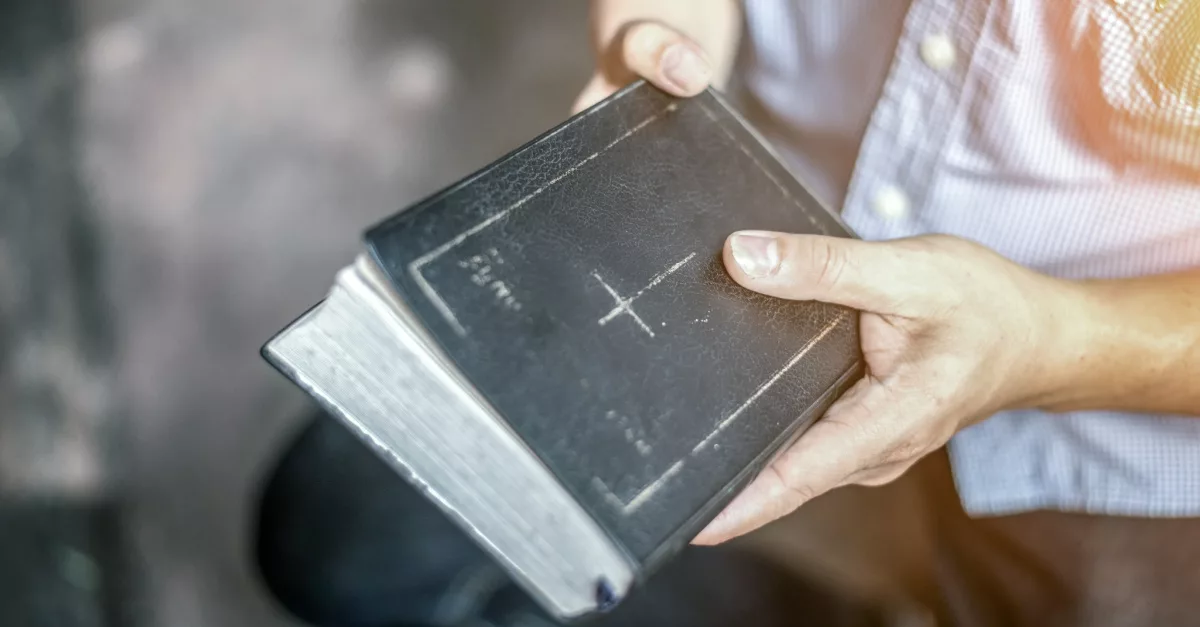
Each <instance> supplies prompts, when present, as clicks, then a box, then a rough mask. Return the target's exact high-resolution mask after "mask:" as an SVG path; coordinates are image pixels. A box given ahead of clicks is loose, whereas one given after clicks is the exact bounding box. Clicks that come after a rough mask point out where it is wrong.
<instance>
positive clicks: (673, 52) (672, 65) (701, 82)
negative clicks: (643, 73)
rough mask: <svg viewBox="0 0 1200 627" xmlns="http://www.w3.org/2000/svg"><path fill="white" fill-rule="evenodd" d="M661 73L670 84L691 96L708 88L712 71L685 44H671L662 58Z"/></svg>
mask: <svg viewBox="0 0 1200 627" xmlns="http://www.w3.org/2000/svg"><path fill="white" fill-rule="evenodd" d="M662 73H663V77H664V78H666V79H667V80H668V81H670V82H671V84H673V85H675V86H676V87H678V88H679V89H681V90H683V91H685V92H687V93H689V94H691V93H696V92H700V91H702V90H703V89H704V88H705V87H708V82H709V80H710V79H711V78H712V70H711V69H710V68H709V67H708V62H706V61H705V60H704V59H702V58H701V57H700V55H698V54H696V52H695V51H694V50H692V49H691V48H690V47H688V45H687V44H673V45H672V46H671V47H669V48H667V51H666V52H664V53H663V56H662Z"/></svg>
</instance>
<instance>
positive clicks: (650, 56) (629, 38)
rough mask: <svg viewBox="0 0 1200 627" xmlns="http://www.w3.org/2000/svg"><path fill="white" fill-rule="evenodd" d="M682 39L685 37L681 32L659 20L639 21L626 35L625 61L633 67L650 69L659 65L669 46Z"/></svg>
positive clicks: (641, 69) (643, 69)
mask: <svg viewBox="0 0 1200 627" xmlns="http://www.w3.org/2000/svg"><path fill="white" fill-rule="evenodd" d="M680 41H683V37H682V36H681V35H680V34H679V33H677V32H676V31H674V30H673V29H671V28H668V27H666V26H664V25H662V24H660V23H658V22H649V21H647V22H638V23H636V24H633V25H632V26H630V28H629V30H628V31H627V32H626V35H625V45H624V46H623V48H624V50H623V53H624V56H625V62H626V64H627V65H628V66H629V67H631V68H635V69H637V70H640V71H650V70H651V69H653V68H655V67H657V66H658V61H659V59H661V58H662V56H663V54H664V53H665V52H666V50H667V48H669V47H670V46H671V45H672V44H675V43H679V42H680Z"/></svg>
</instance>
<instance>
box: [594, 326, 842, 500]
mask: <svg viewBox="0 0 1200 627" xmlns="http://www.w3.org/2000/svg"><path fill="white" fill-rule="evenodd" d="M848 316H849V314H847V313H846V312H842V313H840V314H838V316H837V317H836V318H834V319H833V320H832V321H831V322H829V324H826V325H825V327H824V328H823V329H821V330H820V331H817V332H816V333H815V334H814V335H813V336H812V337H810V338H808V341H807V342H805V343H804V346H802V347H801V348H800V350H799V351H797V352H796V354H794V355H792V357H791V358H790V359H788V361H787V363H785V364H784V365H783V367H782V368H780V369H779V370H777V371H775V373H774V374H773V375H771V378H769V379H767V380H766V381H764V382H763V383H762V384H761V385H759V386H758V389H756V390H754V393H753V394H751V395H750V398H747V399H746V400H745V401H743V402H742V404H741V405H738V408H737V409H735V410H733V412H732V413H730V414H729V415H728V416H726V417H725V418H723V419H721V422H718V423H717V426H716V427H714V428H713V430H712V431H711V432H709V434H708V435H707V436H705V438H704V439H703V440H701V441H700V443H699V444H697V445H696V446H694V447H692V451H691V452H690V453H688V454H687V455H685V456H684V457H682V458H680V459H679V460H677V461H676V462H675V463H674V464H672V465H671V467H670V468H668V469H667V471H666V472H664V473H663V474H661V475H659V477H658V478H657V479H655V480H654V481H651V482H650V483H649V484H647V485H646V487H644V488H642V489H641V490H640V491H639V492H638V493H637V494H635V495H634V496H633V498H632V499H630V500H629V502H625V501H622V500H621V498H620V497H618V496H617V495H616V494H615V493H614V492H613V491H612V490H611V489H610V488H609V487H608V485H607V484H605V483H604V481H602V480H601V479H600V478H599V477H592V485H593V486H594V487H596V488H597V489H599V490H600V491H601V492H602V493H604V497H605V499H607V500H608V501H609V502H610V503H611V504H613V505H615V506H617V507H618V508H620V510H621V513H622V514H624V515H628V514H631V513H633V512H634V511H637V509H638V508H639V507H641V506H642V505H644V504H645V503H646V502H648V501H649V500H650V498H651V497H653V496H654V495H655V494H656V493H657V492H658V491H659V490H661V489H662V487H663V486H664V485H666V484H667V482H668V481H670V480H671V478H672V477H674V476H675V475H677V474H679V471H681V470H683V467H684V464H685V463H686V462H687V460H688V458H689V457H695V456H696V455H699V454H700V453H701V452H703V451H704V450H705V449H706V448H708V447H709V445H711V444H712V443H713V440H715V439H716V438H717V436H719V435H721V434H722V433H724V431H725V430H726V429H728V428H729V425H732V424H733V423H735V422H737V419H738V418H740V417H741V415H742V413H743V412H745V411H746V410H747V409H749V408H750V406H751V405H753V404H754V401H757V400H758V399H759V398H760V397H761V396H762V395H763V394H766V393H767V390H770V389H771V388H772V387H774V386H775V384H776V383H778V382H779V380H780V379H782V378H783V377H784V375H786V374H787V373H789V372H791V370H792V368H794V367H795V366H796V364H798V363H800V362H801V361H802V360H803V359H804V357H805V355H808V353H809V352H811V351H812V349H814V348H816V346H817V344H820V343H821V340H823V339H825V337H826V336H828V335H829V334H830V333H832V332H833V330H834V329H836V328H837V327H838V326H839V325H841V323H842V321H843V320H845V319H846V318H847V317H848Z"/></svg>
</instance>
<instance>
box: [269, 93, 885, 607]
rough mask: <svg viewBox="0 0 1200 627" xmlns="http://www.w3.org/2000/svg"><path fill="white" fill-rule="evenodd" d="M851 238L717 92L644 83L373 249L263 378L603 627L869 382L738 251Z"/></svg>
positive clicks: (833, 334) (834, 320) (446, 193)
mask: <svg viewBox="0 0 1200 627" xmlns="http://www.w3.org/2000/svg"><path fill="white" fill-rule="evenodd" d="M742 229H767V230H779V231H787V232H794V233H813V234H824V235H829V236H836V237H854V235H853V234H852V233H851V232H850V230H849V229H848V228H847V227H846V226H845V225H844V224H843V223H842V222H841V220H840V219H839V217H838V216H837V214H835V213H833V212H832V211H829V210H828V209H826V208H824V207H823V206H822V205H821V204H820V203H819V202H818V201H817V200H815V199H814V198H813V197H812V196H811V195H810V194H809V193H808V192H807V191H806V189H805V187H804V186H803V185H802V184H801V183H800V182H799V181H798V180H797V179H796V178H795V177H794V176H793V175H792V174H790V173H789V171H788V170H787V169H786V167H785V166H784V165H783V163H782V162H781V160H780V159H779V158H778V157H777V156H776V155H775V153H774V152H772V151H771V149H770V148H769V147H768V146H767V145H766V144H765V142H764V141H763V140H762V139H761V138H760V137H759V135H758V134H757V133H756V132H755V131H754V129H753V128H752V127H751V126H750V125H749V124H748V123H747V122H746V121H745V120H744V119H743V118H742V117H741V116H740V115H739V114H738V112H737V111H736V110H735V109H734V108H733V107H731V106H730V105H729V104H727V102H726V101H725V100H724V98H723V97H722V96H721V95H720V94H719V93H718V92H716V91H713V90H708V91H706V92H704V93H702V94H700V95H699V96H697V97H694V98H688V99H679V98H675V97H672V96H670V95H668V94H665V93H664V92H661V91H659V90H657V89H656V88H654V87H653V86H651V85H649V84H648V83H645V82H637V83H634V84H632V85H630V86H628V87H626V88H625V89H622V90H621V91H619V92H617V93H615V94H613V95H612V96H610V97H609V98H607V99H605V100H604V101H602V102H600V103H598V104H596V105H595V106H593V107H591V108H590V109H588V110H586V111H584V112H581V113H580V114H578V115H575V116H573V117H572V118H570V119H569V120H567V121H566V122H564V123H562V124H561V125H559V126H558V127H556V128H554V129H552V130H550V131H548V132H546V133H544V134H543V135H541V136H540V137H538V138H536V139H534V140H533V141H531V142H529V143H527V144H525V145H524V146H522V147H520V148H518V149H517V150H515V151H513V152H512V153H510V154H508V155H507V156H505V157H503V158H501V159H500V160H498V161H496V162H495V163H493V164H491V165H489V166H487V167H486V168H484V169H483V170H481V171H480V172H478V173H475V174H474V175H472V176H470V177H468V178H466V179H464V180H462V181H460V182H458V183H457V184H455V185H453V186H451V187H449V188H447V189H445V190H443V191H441V192H439V193H437V194H435V195H433V196H431V197H430V198H428V199H426V200H424V201H422V202H419V203H417V204H416V205H414V206H412V207H409V208H407V209H405V210H403V211H400V212H399V213H396V214H395V215H393V216H391V217H390V218H388V219H386V220H384V221H382V222H381V223H379V224H377V225H375V226H373V227H371V228H369V229H368V230H367V232H366V234H365V238H364V239H365V243H364V248H363V252H362V254H361V255H360V256H359V257H358V258H357V259H356V260H355V261H353V263H350V264H349V265H348V266H347V267H345V268H344V269H343V270H341V271H340V272H339V273H338V274H337V277H336V280H334V281H333V287H332V288H331V290H330V291H329V293H328V295H327V297H326V298H325V299H324V300H323V301H321V302H320V303H319V304H317V305H315V306H314V307H313V308H312V309H310V310H309V311H308V312H307V313H304V314H303V315H301V316H300V317H299V318H298V319H296V320H295V321H294V322H292V323H291V324H290V325H288V326H287V327H286V328H284V329H283V330H282V331H281V332H280V333H278V334H277V335H276V336H275V337H273V338H271V339H270V340H269V341H268V342H267V343H266V344H265V346H264V347H263V349H262V352H263V355H264V357H265V358H266V359H267V360H268V361H269V362H270V363H271V364H272V365H274V366H275V367H276V368H277V369H278V370H279V371H280V372H282V373H283V374H284V375H285V376H287V377H288V378H289V379H291V381H293V382H294V383H295V384H296V385H298V386H299V387H300V388H302V389H303V390H304V391H306V392H307V393H308V394H310V395H311V396H312V397H313V398H314V399H315V400H316V401H317V402H318V403H319V404H320V405H322V406H323V407H324V408H325V409H326V410H327V411H328V413H330V414H331V415H333V416H336V417H337V418H338V419H340V420H342V421H344V422H345V423H346V424H347V425H349V427H350V428H351V429H352V431H353V432H354V433H355V434H357V435H358V436H359V437H360V438H361V439H362V440H363V441H364V442H365V443H367V444H368V445H369V446H370V447H371V448H373V449H374V450H375V451H376V452H377V453H378V454H379V455H381V456H382V457H383V458H384V459H385V460H387V461H388V462H389V463H390V464H391V465H392V466H393V467H394V468H395V469H396V471H397V472H398V473H400V474H402V475H403V476H404V477H405V478H406V479H407V480H408V481H410V482H411V483H412V484H413V485H415V486H416V487H417V488H418V489H420V490H421V491H422V493H423V494H424V495H426V496H427V498H429V499H430V500H432V501H433V502H435V503H436V504H437V505H438V506H439V507H441V508H442V510H443V511H444V512H445V513H446V514H447V515H448V516H449V517H450V518H451V519H453V520H454V521H455V522H456V523H457V524H458V525H460V526H461V527H462V528H463V529H464V530H466V532H467V533H468V534H469V535H470V536H471V537H472V538H473V539H474V540H475V541H476V542H478V543H479V544H480V545H481V546H483V547H484V548H485V549H487V550H488V551H489V552H490V554H491V555H492V556H493V557H494V558H495V559H496V560H497V562H498V563H499V564H501V565H502V566H503V567H504V568H506V569H507V572H509V573H510V574H511V575H512V577H513V578H514V579H515V580H516V581H517V582H518V583H519V584H520V585H522V586H523V587H524V588H525V589H526V590H527V591H528V592H529V593H530V595H531V596H532V597H533V598H534V599H535V600H537V601H538V602H539V603H540V604H541V605H542V606H543V607H544V608H545V609H546V610H547V611H548V612H550V613H551V614H552V615H554V616H555V617H557V618H559V619H562V620H574V619H579V618H583V617H586V616H588V615H590V614H593V613H595V612H601V611H604V610H606V609H609V608H612V607H614V606H615V605H616V604H618V603H620V601H621V599H623V598H624V597H625V596H627V595H628V594H629V593H630V591H631V590H632V589H634V587H635V586H636V585H637V584H638V582H639V581H642V580H644V579H645V578H647V577H649V576H650V575H651V573H653V572H654V570H655V569H656V568H657V567H658V566H660V565H661V564H663V563H664V562H665V561H666V560H669V559H670V558H671V557H672V556H673V555H675V554H677V553H678V552H679V551H680V550H681V549H682V548H683V547H685V546H686V545H687V544H688V542H689V541H690V540H691V538H693V537H694V536H695V534H696V533H698V532H699V531H700V530H701V529H703V527H704V526H705V525H706V524H707V523H708V522H709V521H711V520H712V518H713V517H715V516H716V514H717V513H719V512H720V510H721V509H722V508H723V507H724V506H725V505H726V504H727V503H728V502H729V501H730V500H732V498H733V497H734V496H735V495H736V493H737V491H738V490H739V489H740V488H741V487H744V486H745V485H746V483H748V482H749V480H751V479H753V478H754V476H755V475H756V473H757V472H759V471H760V470H761V469H762V468H763V467H764V465H765V464H767V463H769V461H770V460H771V459H772V456H773V455H775V454H776V453H777V452H779V451H781V450H782V449H783V448H784V447H786V446H787V445H788V444H790V443H791V442H792V441H793V440H794V439H795V438H796V437H798V436H799V435H800V434H802V433H803V432H804V430H805V429H806V427H808V426H809V425H810V424H812V422H813V421H814V420H817V419H819V418H820V416H821V414H822V413H823V412H824V410H825V409H826V408H827V407H828V406H829V405H830V404H831V403H832V402H833V401H834V400H835V399H836V398H837V396H838V395H839V394H840V393H841V392H843V391H844V390H845V389H846V388H847V387H848V386H849V385H851V384H852V383H854V381H856V380H857V379H858V378H859V377H860V376H861V374H862V371H863V370H862V369H863V360H862V355H861V353H860V351H859V345H858V324H857V313H856V312H854V311H852V310H848V309H845V308H842V307H838V306H834V305H828V304H823V303H817V302H796V301H785V300H782V299H775V298H770V297H766V296H762V295H759V294H756V293H753V292H751V291H749V290H746V289H745V288H743V287H741V286H739V285H737V284H736V283H735V282H734V281H733V280H732V279H731V278H730V277H729V275H728V273H727V272H726V270H725V268H724V266H723V264H722V261H721V250H722V246H723V243H724V240H725V238H726V237H728V235H729V234H730V233H732V232H734V231H737V230H742Z"/></svg>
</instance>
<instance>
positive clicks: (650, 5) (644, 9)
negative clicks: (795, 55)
mask: <svg viewBox="0 0 1200 627" xmlns="http://www.w3.org/2000/svg"><path fill="white" fill-rule="evenodd" d="M591 6H592V17H591V25H592V32H591V34H592V42H593V46H594V47H595V49H596V50H600V51H603V50H608V49H609V47H610V44H611V43H612V41H613V38H614V37H616V36H617V35H618V34H619V33H620V31H621V29H622V27H624V26H625V25H626V24H630V23H632V22H636V21H641V20H649V21H658V22H662V23H664V24H666V25H668V26H670V27H672V28H674V29H676V30H678V31H679V32H681V33H683V34H684V35H687V36H688V37H689V38H691V39H692V40H693V41H695V42H696V43H697V44H699V45H700V47H701V48H703V49H704V50H705V52H707V53H708V55H709V60H710V61H711V62H712V64H713V74H714V81H713V83H714V84H715V85H717V86H724V85H725V82H726V80H727V79H728V77H729V73H730V72H731V71H732V68H733V60H734V56H735V55H736V53H737V45H738V39H739V36H740V34H741V4H740V2H738V1H737V0H592V3H591Z"/></svg>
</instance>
